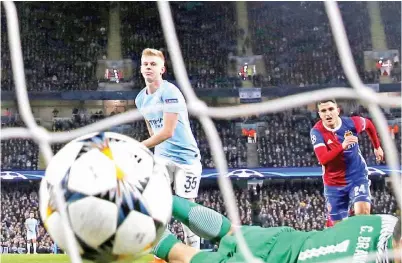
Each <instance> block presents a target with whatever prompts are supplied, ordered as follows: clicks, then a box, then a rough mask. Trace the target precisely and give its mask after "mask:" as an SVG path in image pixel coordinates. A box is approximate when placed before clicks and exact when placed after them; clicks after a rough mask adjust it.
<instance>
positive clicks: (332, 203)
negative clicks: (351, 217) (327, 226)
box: [324, 179, 371, 221]
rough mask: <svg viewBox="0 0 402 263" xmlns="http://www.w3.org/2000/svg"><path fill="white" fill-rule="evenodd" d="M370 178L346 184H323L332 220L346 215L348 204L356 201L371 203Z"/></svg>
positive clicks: (340, 218)
mask: <svg viewBox="0 0 402 263" xmlns="http://www.w3.org/2000/svg"><path fill="white" fill-rule="evenodd" d="M370 184H371V181H370V180H368V179H367V180H366V179H365V180H360V181H356V182H352V183H350V184H349V185H346V186H340V187H339V186H326V185H325V186H324V196H325V199H326V203H327V209H328V213H329V215H330V217H331V219H332V220H336V221H337V220H342V219H344V218H347V217H348V214H349V206H351V205H353V204H354V203H356V202H367V203H371V194H370Z"/></svg>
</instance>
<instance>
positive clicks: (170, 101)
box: [165, 99, 179, 103]
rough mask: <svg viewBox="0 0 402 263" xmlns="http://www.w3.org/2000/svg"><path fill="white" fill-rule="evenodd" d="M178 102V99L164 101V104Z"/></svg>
mask: <svg viewBox="0 0 402 263" xmlns="http://www.w3.org/2000/svg"><path fill="white" fill-rule="evenodd" d="M178 102H179V100H178V99H166V100H165V103H178Z"/></svg>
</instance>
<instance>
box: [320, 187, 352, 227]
mask: <svg viewBox="0 0 402 263" xmlns="http://www.w3.org/2000/svg"><path fill="white" fill-rule="evenodd" d="M345 189H346V187H343V188H340V187H333V186H325V187H324V196H325V199H326V205H327V210H328V214H329V217H330V219H331V221H332V223H333V224H334V225H335V224H336V223H338V222H340V221H342V220H343V219H344V218H347V217H348V210H349V193H348V192H346V191H345Z"/></svg>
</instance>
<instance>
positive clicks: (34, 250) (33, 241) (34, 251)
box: [32, 235, 38, 254]
mask: <svg viewBox="0 0 402 263" xmlns="http://www.w3.org/2000/svg"><path fill="white" fill-rule="evenodd" d="M35 236H36V235H35ZM32 246H33V253H34V254H38V253H36V237H35V238H32Z"/></svg>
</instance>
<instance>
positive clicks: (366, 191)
mask: <svg viewBox="0 0 402 263" xmlns="http://www.w3.org/2000/svg"><path fill="white" fill-rule="evenodd" d="M349 198H350V200H352V203H353V208H354V213H355V215H369V214H370V210H371V193H370V180H364V181H360V182H357V183H355V184H353V185H352V187H351V189H350V191H349Z"/></svg>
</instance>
